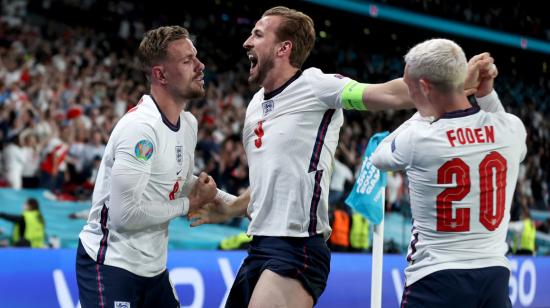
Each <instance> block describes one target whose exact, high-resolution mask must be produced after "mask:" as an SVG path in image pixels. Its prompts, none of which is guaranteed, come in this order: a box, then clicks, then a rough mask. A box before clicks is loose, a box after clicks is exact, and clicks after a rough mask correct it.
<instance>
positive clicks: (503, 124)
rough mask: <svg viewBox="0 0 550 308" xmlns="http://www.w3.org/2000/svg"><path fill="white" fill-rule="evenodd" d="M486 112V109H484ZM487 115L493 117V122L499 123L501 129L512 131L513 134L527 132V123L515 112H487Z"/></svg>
mask: <svg viewBox="0 0 550 308" xmlns="http://www.w3.org/2000/svg"><path fill="white" fill-rule="evenodd" d="M482 112H484V111H482ZM485 116H486V117H489V118H491V119H493V122H497V123H499V126H500V128H501V129H504V130H506V131H510V132H511V133H512V134H514V133H516V134H518V133H519V134H525V131H526V130H525V125H524V124H523V122H522V121H521V119H520V118H519V117H518V116H516V115H515V114H512V113H508V112H504V111H502V112H485Z"/></svg>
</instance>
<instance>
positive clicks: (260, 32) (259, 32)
mask: <svg viewBox="0 0 550 308" xmlns="http://www.w3.org/2000/svg"><path fill="white" fill-rule="evenodd" d="M250 33H252V34H256V35H258V34H262V33H263V32H262V30H260V29H256V28H255V29H252V32H250Z"/></svg>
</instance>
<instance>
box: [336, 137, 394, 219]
mask: <svg viewBox="0 0 550 308" xmlns="http://www.w3.org/2000/svg"><path fill="white" fill-rule="evenodd" d="M389 134H390V133H389V132H381V133H377V134H375V135H374V136H372V137H371V138H370V140H369V144H368V145H367V148H366V149H365V154H364V155H363V164H362V165H361V171H360V172H359V176H357V180H356V181H355V184H354V185H353V189H352V190H351V193H350V194H349V196H348V197H347V199H346V204H347V205H349V206H350V207H351V208H352V209H353V210H355V211H357V212H359V213H361V214H362V215H363V216H365V217H366V218H367V219H368V220H369V221H371V222H372V223H373V224H376V225H377V224H379V223H381V222H382V219H384V198H383V197H382V195H383V192H384V189H385V188H386V172H381V171H380V170H379V169H378V168H376V167H375V166H374V165H373V164H372V159H371V156H372V153H374V150H376V147H378V144H380V142H381V141H382V139H384V138H385V137H386V136H387V135H389Z"/></svg>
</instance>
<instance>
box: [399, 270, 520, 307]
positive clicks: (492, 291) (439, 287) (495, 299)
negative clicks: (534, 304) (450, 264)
mask: <svg viewBox="0 0 550 308" xmlns="http://www.w3.org/2000/svg"><path fill="white" fill-rule="evenodd" d="M509 280H510V271H509V270H508V269H507V268H505V267H502V266H493V267H484V268H476V269H449V270H442V271H437V272H435V273H433V274H430V275H428V276H426V277H424V278H422V279H420V280H418V281H417V282H415V283H413V284H412V285H410V286H408V287H406V288H405V290H404V291H403V297H402V299H401V308H405V307H406V308H415V307H445V308H448V307H457V308H469V307H475V308H478V307H479V308H483V307H486V308H493V307H499V308H505V307H512V303H511V302H510V298H509V297H508V281H509Z"/></svg>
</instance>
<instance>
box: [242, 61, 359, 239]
mask: <svg viewBox="0 0 550 308" xmlns="http://www.w3.org/2000/svg"><path fill="white" fill-rule="evenodd" d="M350 81H351V80H350V79H349V78H346V77H343V76H341V75H330V74H324V73H323V72H321V70H319V69H317V68H309V69H306V70H305V71H303V72H298V73H297V74H296V75H295V76H294V77H293V78H291V79H290V80H289V81H288V82H287V83H285V84H284V85H283V86H281V87H280V88H278V89H276V90H274V91H273V92H271V93H267V94H266V93H265V92H264V89H263V88H262V89H260V90H259V91H258V92H257V93H256V94H255V95H254V97H253V98H252V101H251V102H250V104H249V105H248V109H247V110H246V118H245V124H244V129H243V143H244V148H245V151H246V154H247V157H248V164H249V174H250V175H249V176H250V191H251V201H250V204H249V206H248V214H249V216H250V217H251V218H252V221H251V222H250V225H249V228H248V233H249V234H251V235H267V236H292V237H307V236H312V235H316V234H323V236H324V237H325V238H328V237H329V236H330V231H331V229H330V226H329V221H328V191H329V185H330V177H331V174H332V166H333V160H334V153H335V150H336V146H337V145H338V137H339V132H340V127H341V126H342V123H343V112H342V103H341V102H340V94H341V92H342V89H343V88H344V86H345V85H346V84H347V83H348V82H350Z"/></svg>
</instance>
